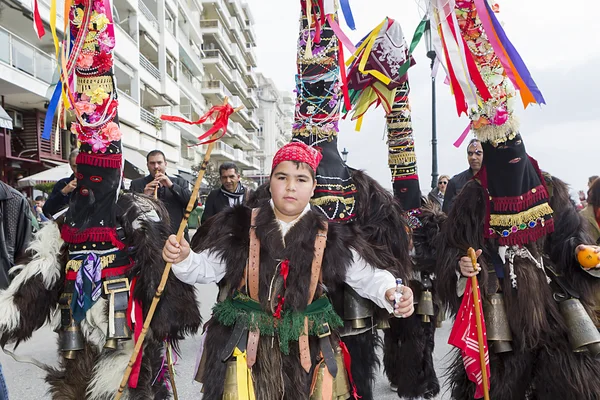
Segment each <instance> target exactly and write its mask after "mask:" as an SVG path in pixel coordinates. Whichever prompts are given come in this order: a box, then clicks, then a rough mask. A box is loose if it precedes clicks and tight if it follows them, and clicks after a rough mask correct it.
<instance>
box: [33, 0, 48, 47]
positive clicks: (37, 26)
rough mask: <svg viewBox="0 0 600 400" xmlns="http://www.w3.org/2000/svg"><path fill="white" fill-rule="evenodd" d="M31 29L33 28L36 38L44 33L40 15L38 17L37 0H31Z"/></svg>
mask: <svg viewBox="0 0 600 400" xmlns="http://www.w3.org/2000/svg"><path fill="white" fill-rule="evenodd" d="M33 29H34V30H35V33H36V35H37V37H38V39H41V38H42V37H44V35H45V34H46V30H45V29H44V23H43V22H42V17H40V10H39V8H38V2H37V0H33Z"/></svg>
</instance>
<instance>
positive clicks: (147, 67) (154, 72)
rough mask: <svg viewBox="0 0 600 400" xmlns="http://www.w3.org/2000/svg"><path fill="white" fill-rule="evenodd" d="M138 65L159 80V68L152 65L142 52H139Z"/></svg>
mask: <svg viewBox="0 0 600 400" xmlns="http://www.w3.org/2000/svg"><path fill="white" fill-rule="evenodd" d="M140 65H141V66H142V68H144V69H145V70H146V71H147V72H149V73H150V75H152V76H153V77H154V78H156V79H158V80H160V70H159V69H158V68H156V67H155V66H154V64H152V63H151V62H150V60H148V59H147V58H146V57H144V55H143V54H142V53H140Z"/></svg>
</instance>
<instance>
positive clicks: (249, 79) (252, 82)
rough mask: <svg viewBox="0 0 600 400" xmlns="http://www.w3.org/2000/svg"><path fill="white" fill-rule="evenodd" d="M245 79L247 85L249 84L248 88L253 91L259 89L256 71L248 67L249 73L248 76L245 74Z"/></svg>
mask: <svg viewBox="0 0 600 400" xmlns="http://www.w3.org/2000/svg"><path fill="white" fill-rule="evenodd" d="M244 78H245V80H246V83H247V84H248V87H250V88H253V89H256V88H257V87H258V80H257V79H256V75H255V74H254V71H252V70H251V67H248V71H247V73H246V74H244Z"/></svg>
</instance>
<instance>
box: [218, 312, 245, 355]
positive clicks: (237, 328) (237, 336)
mask: <svg viewBox="0 0 600 400" xmlns="http://www.w3.org/2000/svg"><path fill="white" fill-rule="evenodd" d="M246 332H248V329H247V328H246V327H245V326H244V324H243V323H242V322H240V320H237V321H236V322H235V325H234V326H233V331H232V332H231V335H230V336H229V340H228V341H227V343H226V344H225V347H224V349H223V352H222V353H221V361H223V362H226V361H227V360H229V357H231V355H232V354H233V350H234V349H235V348H236V346H237V347H238V348H239V346H240V345H241V344H242V340H243V346H244V349H245V348H246V338H245V336H246V335H244V333H246ZM240 350H242V349H240ZM242 351H244V350H242Z"/></svg>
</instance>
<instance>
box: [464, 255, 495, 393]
mask: <svg viewBox="0 0 600 400" xmlns="http://www.w3.org/2000/svg"><path fill="white" fill-rule="evenodd" d="M467 254H468V255H469V257H470V258H471V263H472V264H473V270H474V271H477V254H475V249H474V248H472V247H469V250H467ZM471 289H472V290H473V302H474V303H475V321H476V323H477V343H478V344H479V361H480V363H481V376H482V378H483V379H482V380H483V398H484V400H490V390H489V387H490V386H489V383H488V376H487V368H486V365H485V347H484V344H483V341H484V338H483V324H482V322H481V306H480V305H479V291H478V290H477V276H472V277H471Z"/></svg>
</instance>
